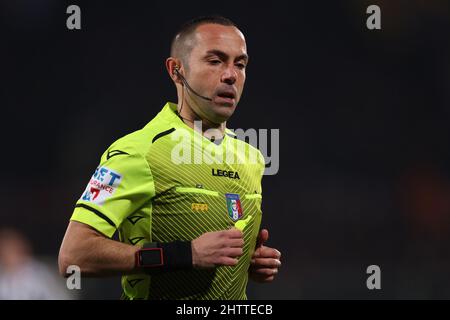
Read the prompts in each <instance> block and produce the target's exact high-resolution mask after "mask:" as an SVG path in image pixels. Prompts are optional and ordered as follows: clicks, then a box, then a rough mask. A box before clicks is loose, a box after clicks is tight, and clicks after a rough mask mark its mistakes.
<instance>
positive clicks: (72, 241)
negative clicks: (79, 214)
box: [58, 221, 140, 276]
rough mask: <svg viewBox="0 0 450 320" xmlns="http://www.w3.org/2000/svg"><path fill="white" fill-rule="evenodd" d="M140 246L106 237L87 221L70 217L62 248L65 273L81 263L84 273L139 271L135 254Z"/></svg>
mask: <svg viewBox="0 0 450 320" xmlns="http://www.w3.org/2000/svg"><path fill="white" fill-rule="evenodd" d="M139 249H140V247H137V246H132V245H128V244H124V243H121V242H118V241H115V240H111V239H109V238H107V237H105V236H104V235H103V234H101V233H100V232H98V231H96V230H95V229H93V228H91V227H90V226H88V225H87V224H84V223H80V222H76V221H70V223H69V226H68V227H67V231H66V234H65V236H64V239H63V242H62V244H61V248H60V250H59V257H58V264H59V272H60V274H61V275H66V270H67V267H68V266H70V265H77V266H79V267H80V268H81V272H82V274H83V275H84V276H112V275H118V274H130V273H136V272H137V270H136V268H135V255H136V252H137V251H138V250H139Z"/></svg>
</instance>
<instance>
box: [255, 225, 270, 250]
mask: <svg viewBox="0 0 450 320" xmlns="http://www.w3.org/2000/svg"><path fill="white" fill-rule="evenodd" d="M267 240H269V231H268V230H267V229H262V230H261V231H260V232H259V234H258V238H257V239H256V248H260V247H261V246H262V245H263V244H264V242H266V241H267Z"/></svg>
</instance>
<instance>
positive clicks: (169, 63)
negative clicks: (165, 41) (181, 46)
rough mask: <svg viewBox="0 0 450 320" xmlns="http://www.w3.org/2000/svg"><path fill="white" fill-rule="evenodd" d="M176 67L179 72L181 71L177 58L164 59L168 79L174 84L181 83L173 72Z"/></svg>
mask: <svg viewBox="0 0 450 320" xmlns="http://www.w3.org/2000/svg"><path fill="white" fill-rule="evenodd" d="M176 67H178V68H179V69H178V70H180V69H181V61H180V60H179V59H177V58H173V57H169V58H167V59H166V69H167V72H168V73H169V76H170V78H171V79H172V80H173V81H174V82H175V83H180V84H181V83H182V82H181V79H180V78H179V77H178V75H177V73H176V72H175V68H176Z"/></svg>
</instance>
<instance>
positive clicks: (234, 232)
mask: <svg viewBox="0 0 450 320" xmlns="http://www.w3.org/2000/svg"><path fill="white" fill-rule="evenodd" d="M224 234H225V235H226V236H227V237H228V238H230V239H239V238H243V237H244V234H243V233H242V231H241V230H238V229H236V228H231V229H229V230H225V231H224Z"/></svg>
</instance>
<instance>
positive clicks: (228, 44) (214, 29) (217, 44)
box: [193, 24, 247, 56]
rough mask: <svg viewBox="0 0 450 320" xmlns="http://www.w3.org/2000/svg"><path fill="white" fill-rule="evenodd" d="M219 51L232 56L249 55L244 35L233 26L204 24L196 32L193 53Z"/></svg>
mask: <svg viewBox="0 0 450 320" xmlns="http://www.w3.org/2000/svg"><path fill="white" fill-rule="evenodd" d="M213 49H217V50H220V51H223V52H225V53H227V54H229V55H230V56H239V55H242V54H244V53H247V46H246V43H245V38H244V35H243V34H242V32H241V31H239V29H237V28H236V27H233V26H222V25H219V24H203V25H200V26H199V27H198V28H197V29H196V30H195V46H194V50H193V53H194V52H196V53H197V54H203V53H205V52H206V51H208V50H213Z"/></svg>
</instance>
